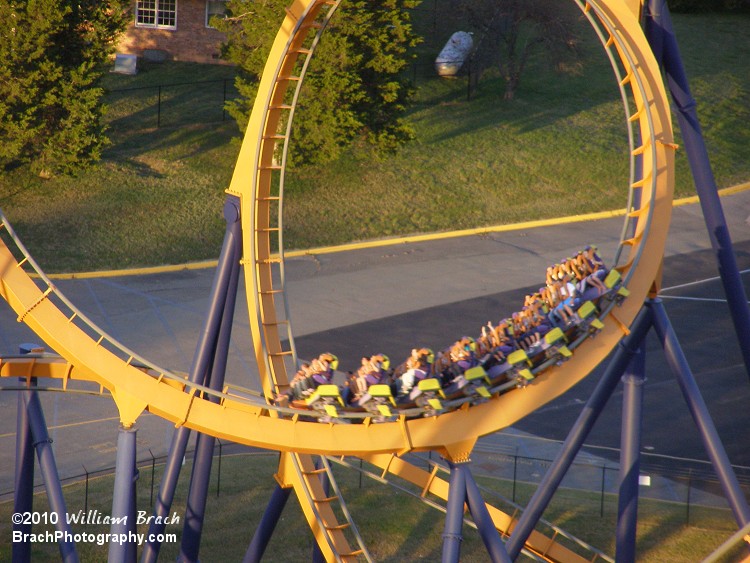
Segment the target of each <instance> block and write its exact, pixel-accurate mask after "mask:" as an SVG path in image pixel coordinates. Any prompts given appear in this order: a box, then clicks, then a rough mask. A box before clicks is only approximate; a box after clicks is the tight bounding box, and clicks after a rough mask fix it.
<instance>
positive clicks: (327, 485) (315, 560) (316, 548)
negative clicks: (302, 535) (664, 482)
mask: <svg viewBox="0 0 750 563" xmlns="http://www.w3.org/2000/svg"><path fill="white" fill-rule="evenodd" d="M321 465H322V461H321V460H320V459H318V461H316V462H315V469H320V467H321ZM320 482H321V484H322V485H323V493H324V494H325V496H326V497H329V496H331V480H330V479H329V478H328V473H325V472H324V473H321V474H320ZM325 562H326V558H325V556H324V555H323V551H322V550H321V549H320V545H318V542H317V541H316V542H315V543H314V544H313V548H312V563H325Z"/></svg>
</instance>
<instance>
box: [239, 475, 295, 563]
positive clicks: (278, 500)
mask: <svg viewBox="0 0 750 563" xmlns="http://www.w3.org/2000/svg"><path fill="white" fill-rule="evenodd" d="M291 492H292V489H291V488H289V489H285V488H283V487H282V486H281V485H276V488H275V489H274V491H273V495H271V500H269V501H268V506H266V510H265V512H263V516H262V517H261V519H260V523H259V524H258V528H257V529H256V530H255V534H254V535H253V539H252V540H251V541H250V545H249V546H248V548H247V551H246V552H245V557H244V559H243V560H242V563H259V562H260V560H261V558H262V557H263V553H264V552H265V551H266V547H268V542H269V541H271V536H272V535H273V531H274V530H275V529H276V524H278V522H279V518H281V513H282V512H283V511H284V507H285V506H286V501H287V500H289V494H290V493H291Z"/></svg>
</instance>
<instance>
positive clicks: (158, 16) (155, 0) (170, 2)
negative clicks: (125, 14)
mask: <svg viewBox="0 0 750 563" xmlns="http://www.w3.org/2000/svg"><path fill="white" fill-rule="evenodd" d="M177 2H178V0H136V2H135V26H136V27H142V28H147V29H168V30H176V29H177ZM145 3H148V4H153V8H150V7H149V8H146V9H144V8H142V4H145ZM163 4H166V5H167V6H168V7H167V8H163V7H162V5H163ZM151 12H153V23H148V22H143V21H139V18H141V15H142V14H144V13H151ZM164 14H167V15H171V16H172V17H171V18H170V19H171V20H172V21H173V22H174V23H171V24H162V23H159V21H160V20H162V19H164Z"/></svg>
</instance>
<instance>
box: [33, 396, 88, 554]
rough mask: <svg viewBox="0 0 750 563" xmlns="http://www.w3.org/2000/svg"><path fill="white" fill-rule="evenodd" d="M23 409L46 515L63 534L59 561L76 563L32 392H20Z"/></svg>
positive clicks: (52, 459)
mask: <svg viewBox="0 0 750 563" xmlns="http://www.w3.org/2000/svg"><path fill="white" fill-rule="evenodd" d="M23 397H24V405H25V407H26V412H27V413H28V420H29V426H30V427H31V434H32V435H33V436H34V449H35V450H36V455H37V459H38V460H39V469H40V471H41V472H42V477H43V478H44V486H45V488H46V489H47V500H48V501H49V507H50V511H51V512H54V513H56V518H57V524H55V528H56V529H57V530H58V531H59V532H61V533H62V534H63V538H62V539H61V540H60V542H59V544H58V545H59V548H60V557H61V558H62V560H63V561H65V562H66V563H67V562H74V561H75V562H77V561H78V553H77V552H76V546H75V544H74V543H73V539H72V537H73V534H72V532H71V528H70V525H69V524H68V520H67V513H68V511H67V509H66V507H65V498H64V497H63V492H62V486H61V485H60V476H59V474H58V473H57V464H56V463H55V454H54V453H53V452H52V445H51V444H52V440H50V437H49V434H48V433H47V423H46V421H45V420H44V412H43V411H42V404H41V402H40V401H39V395H38V393H37V392H36V391H24V392H23Z"/></svg>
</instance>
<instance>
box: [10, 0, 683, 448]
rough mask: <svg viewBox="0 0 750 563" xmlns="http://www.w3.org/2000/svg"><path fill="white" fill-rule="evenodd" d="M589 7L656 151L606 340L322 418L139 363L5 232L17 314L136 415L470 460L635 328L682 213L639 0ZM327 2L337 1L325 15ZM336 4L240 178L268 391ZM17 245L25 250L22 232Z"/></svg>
mask: <svg viewBox="0 0 750 563" xmlns="http://www.w3.org/2000/svg"><path fill="white" fill-rule="evenodd" d="M583 7H584V10H585V11H586V13H588V14H590V15H591V16H592V18H593V19H594V20H595V21H596V22H597V23H598V25H599V26H600V27H601V29H603V30H604V31H603V32H604V33H605V34H606V35H605V38H604V40H605V43H606V44H607V45H608V46H611V47H612V48H613V52H615V53H616V54H617V56H618V58H619V66H620V67H621V69H622V79H621V82H622V83H623V85H625V86H626V87H627V89H628V90H629V94H630V97H631V99H630V100H629V101H628V104H632V107H633V111H632V112H631V113H630V115H629V116H628V121H629V122H631V123H634V124H636V125H637V126H638V133H639V138H640V139H642V143H641V144H640V145H639V146H635V147H634V148H633V149H632V152H633V153H634V154H639V155H640V156H641V158H642V170H643V179H642V180H638V181H635V182H633V183H634V184H637V185H638V186H639V187H640V188H641V197H640V203H639V206H638V207H637V208H633V209H632V212H631V214H630V215H631V217H637V218H638V221H637V223H636V224H635V232H634V233H633V234H632V236H630V237H629V238H627V239H624V240H623V243H622V247H623V248H624V249H625V253H627V258H626V260H625V261H624V262H623V263H622V264H619V265H618V266H617V268H618V270H620V271H621V272H622V274H623V279H624V280H625V282H626V284H627V288H628V289H629V291H630V297H629V298H628V299H627V300H626V301H625V302H624V304H623V305H622V306H621V307H618V308H617V309H616V310H615V311H614V312H612V313H611V314H609V315H608V316H606V317H605V318H604V319H603V320H604V328H603V330H602V331H601V333H600V334H599V336H598V337H597V338H595V339H589V340H587V341H586V342H584V343H583V344H582V345H581V346H580V347H579V349H578V350H577V351H576V353H575V354H574V356H573V357H572V358H571V359H570V360H569V361H568V362H565V363H564V364H562V365H561V366H553V367H551V368H549V369H547V370H545V371H544V372H543V373H542V374H540V375H539V376H538V377H537V378H536V379H535V380H534V382H533V383H532V384H531V385H529V386H528V387H527V388H525V389H524V390H523V392H511V393H508V394H505V395H500V396H499V397H495V398H493V399H492V400H490V401H488V402H485V403H483V404H480V405H476V406H472V407H471V408H461V409H458V410H456V411H453V412H448V413H445V414H443V415H441V416H438V417H431V418H415V419H406V418H405V417H401V418H400V419H399V420H398V421H397V422H394V423H386V424H377V425H374V424H368V423H365V424H349V425H344V424H341V425H327V424H318V423H312V422H308V421H305V420H302V419H300V417H298V416H280V415H281V414H285V413H283V412H280V411H279V410H278V409H275V408H273V407H270V406H269V405H268V404H267V402H266V401H264V400H261V399H260V398H252V397H251V398H249V399H245V398H242V397H240V396H238V395H237V394H235V393H222V394H220V396H221V397H220V398H221V401H220V402H219V403H218V404H215V403H212V402H209V401H204V400H200V396H201V395H202V394H206V393H209V392H210V391H209V390H207V389H204V388H202V387H201V386H199V385H193V384H188V383H186V382H185V381H184V379H183V378H181V377H178V376H174V375H173V374H170V373H169V371H168V370H162V369H159V368H153V369H152V371H155V372H156V373H158V376H157V377H154V376H153V375H150V374H149V373H147V372H145V371H144V370H142V369H139V368H138V367H136V366H134V365H133V358H137V356H136V355H135V354H128V353H127V352H126V353H123V352H122V351H121V348H117V347H116V346H115V344H114V343H113V342H114V341H113V340H112V339H110V338H109V337H108V336H107V335H106V334H104V333H103V332H101V331H100V330H98V329H96V328H95V327H93V328H92V326H89V324H88V323H86V324H85V325H84V326H80V323H77V322H76V320H77V319H78V318H80V317H82V315H80V313H77V312H75V310H74V309H71V311H73V312H70V311H68V312H64V311H63V309H65V307H64V306H63V305H61V304H60V302H59V294H58V293H57V292H56V291H55V289H54V286H53V284H52V282H51V281H50V280H48V279H47V278H46V277H44V276H42V280H43V282H44V283H42V284H40V285H41V286H42V287H40V286H39V285H37V283H35V282H34V281H33V280H32V279H31V278H30V276H29V275H28V273H27V272H26V270H25V269H24V268H23V267H21V266H23V264H26V263H29V264H33V260H31V259H30V258H29V257H28V256H24V257H21V258H19V259H20V262H18V261H17V259H16V257H15V256H14V255H13V253H12V252H11V251H10V250H9V249H8V247H7V246H6V245H5V244H4V245H3V247H2V248H1V249H0V275H1V276H2V277H1V278H0V279H1V281H2V288H1V291H2V296H3V298H5V299H6V300H7V301H8V303H9V304H10V305H11V307H13V309H14V310H15V311H16V312H17V314H18V320H19V321H23V322H25V323H26V324H27V325H28V326H29V327H31V328H32V329H33V330H34V331H35V332H36V333H37V334H38V335H39V336H40V337H41V338H42V339H43V340H44V341H45V342H46V343H47V344H48V345H49V346H50V348H52V349H54V350H55V351H56V352H58V353H59V354H60V355H61V356H63V357H64V358H65V359H66V361H67V362H68V368H67V370H66V373H65V376H64V377H65V378H66V379H71V380H75V379H81V380H88V381H94V382H96V383H98V384H99V385H101V386H102V387H104V388H106V389H108V390H109V391H110V392H111V393H112V395H113V397H114V400H115V401H116V403H117V406H118V408H119V409H120V414H121V418H122V421H123V423H124V424H125V425H130V424H132V423H133V422H135V420H136V419H137V417H138V416H139V415H140V414H141V413H142V412H143V411H144V410H148V411H150V412H152V413H155V414H158V415H159V416H162V417H164V418H166V419H168V420H170V421H172V422H174V423H175V424H177V425H185V426H187V427H189V428H192V429H195V430H198V431H201V432H205V433H208V434H211V435H214V436H217V437H221V438H225V439H228V440H232V441H235V442H238V443H243V444H250V445H255V446H260V447H264V448H269V449H276V450H281V451H294V452H306V453H328V454H332V455H357V456H362V455H370V454H374V453H400V452H406V451H410V450H428V449H431V450H439V451H443V452H444V453H446V454H447V455H448V456H449V457H451V458H457V459H460V458H461V457H462V454H463V453H468V452H469V451H470V450H471V446H472V445H473V443H474V442H475V441H476V439H477V438H478V437H479V436H483V435H486V434H490V433H492V432H495V431H497V430H499V429H502V428H505V427H507V426H509V425H510V424H512V423H514V422H515V421H517V420H519V419H520V418H522V417H524V416H525V415H526V414H528V413H530V412H532V411H534V410H535V409H537V408H539V407H540V406H541V405H543V404H545V403H547V402H549V401H550V400H552V399H554V398H555V397H557V396H559V395H560V394H561V393H563V392H565V391H566V390H567V389H569V388H570V387H571V386H573V385H574V384H575V383H577V382H578V381H579V380H581V379H582V378H584V377H585V376H586V375H587V374H588V373H589V372H590V371H591V370H592V369H593V368H594V367H595V366H596V365H597V364H599V363H600V362H601V361H602V360H603V359H604V358H605V356H606V355H607V354H608V353H609V352H610V351H611V350H612V348H613V347H614V346H615V344H616V343H617V342H619V340H620V339H621V338H622V336H623V335H624V334H626V333H627V331H628V328H627V327H628V326H629V324H630V323H631V322H632V320H633V318H634V317H635V315H636V313H637V312H638V310H639V308H640V307H641V304H642V302H643V300H644V299H645V298H646V297H647V296H648V295H649V293H650V292H652V291H653V290H654V288H655V284H656V283H657V280H658V277H659V272H660V266H661V261H662V255H663V248H664V244H665V239H666V234H667V229H668V225H669V220H670V214H671V200H672V190H673V152H674V145H673V141H672V133H671V122H670V115H669V105H668V102H667V99H666V94H665V92H664V88H663V84H662V81H661V77H660V73H659V69H658V65H657V63H656V61H655V60H654V58H653V56H652V54H651V51H650V49H649V46H648V44H647V42H646V40H645V38H644V36H643V33H642V31H641V28H640V26H639V24H638V21H637V18H636V17H635V16H634V15H633V13H632V11H631V10H630V9H629V8H628V6H627V5H626V4H624V3H622V2H615V1H612V0H609V1H606V2H589V3H586V4H585V5H584V6H583ZM323 8H328V12H326V15H325V16H324V17H322V16H321V11H322V9H323ZM333 8H335V4H331V3H330V2H319V1H317V2H315V1H305V0H298V1H296V2H294V3H293V4H292V6H291V7H290V8H289V9H288V11H287V15H286V18H285V20H284V23H283V25H282V28H281V30H280V31H279V34H278V36H277V38H276V41H275V42H274V46H273V49H272V51H271V55H270V57H269V61H268V64H267V67H266V71H265V72H264V74H263V77H262V80H261V84H260V90H259V94H258V102H257V103H256V105H255V108H254V110H253V113H252V116H251V120H250V124H249V126H248V130H247V134H246V136H245V141H244V143H243V146H242V150H241V152H240V156H239V160H238V163H237V166H236V169H235V173H234V176H233V178H232V182H231V185H230V188H229V192H230V193H232V194H236V195H238V196H239V198H240V201H241V213H242V221H243V237H244V239H243V244H244V253H245V254H244V258H243V260H242V263H243V265H244V271H245V276H246V287H247V292H248V303H249V318H250V326H251V329H252V333H253V340H254V344H255V355H256V358H257V362H258V367H259V370H260V375H261V381H262V382H263V392H264V393H265V395H266V397H268V396H270V395H271V394H272V393H273V392H274V391H275V390H276V389H278V388H279V387H283V386H284V385H286V384H287V366H288V364H289V362H288V359H293V353H292V351H291V350H290V349H289V348H287V349H284V347H283V345H282V335H281V331H280V326H282V322H280V321H279V320H278V319H279V317H280V316H281V315H282V314H280V313H279V312H278V311H281V310H282V305H281V304H282V303H283V302H284V288H283V285H282V286H281V287H280V286H279V284H278V282H277V279H278V278H279V276H278V275H277V276H274V265H278V264H283V260H282V259H281V258H280V257H279V255H278V254H274V251H273V250H272V246H273V242H272V241H273V234H276V235H278V237H279V238H278V239H277V240H278V242H279V243H280V242H281V240H280V233H281V228H280V226H279V224H278V223H279V219H278V217H277V216H276V211H278V212H280V209H274V208H278V207H280V202H281V199H282V198H281V195H280V194H279V193H278V192H277V193H276V194H275V195H273V194H272V186H273V181H274V176H276V180H278V177H279V176H283V169H284V162H283V161H282V162H281V164H276V157H277V156H278V154H279V151H278V150H277V149H278V146H277V145H278V143H279V142H282V143H286V142H287V141H288V127H290V126H291V123H290V122H291V119H290V116H289V115H288V114H289V113H290V112H292V111H293V108H294V107H295V102H296V92H297V90H296V89H295V90H292V94H291V98H292V99H291V100H289V97H290V95H289V92H288V90H289V85H290V84H298V83H299V82H300V81H301V80H296V79H301V75H300V74H296V72H297V70H296V69H298V67H299V59H300V57H303V58H305V61H304V63H303V66H306V62H307V60H308V58H309V55H310V53H311V51H312V48H310V46H306V45H308V43H309V41H310V40H309V36H310V34H311V32H317V33H319V32H320V31H321V29H322V27H323V26H324V25H325V18H326V17H327V16H328V15H330V10H331V9H333ZM321 18H322V19H323V21H321ZM315 37H318V35H315ZM313 42H314V40H313ZM285 113H286V114H287V115H286V117H285ZM284 128H285V129H286V130H285V131H284V132H282V133H279V131H280V130H282V129H284ZM6 230H9V226H7V224H6ZM16 243H17V244H18V245H19V247H20V248H21V249H23V247H22V245H20V241H17V240H16ZM16 254H18V253H16ZM281 256H283V254H281ZM275 278H276V279H275ZM281 278H282V279H283V276H281ZM45 283H46V287H45ZM284 323H286V324H288V322H287V321H284ZM115 348H117V349H115ZM123 355H124V356H126V357H125V358H123V357H122V356H123ZM185 390H187V391H188V392H185Z"/></svg>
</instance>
